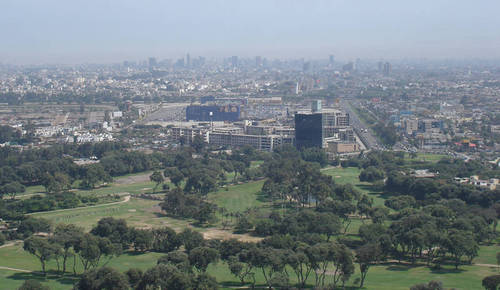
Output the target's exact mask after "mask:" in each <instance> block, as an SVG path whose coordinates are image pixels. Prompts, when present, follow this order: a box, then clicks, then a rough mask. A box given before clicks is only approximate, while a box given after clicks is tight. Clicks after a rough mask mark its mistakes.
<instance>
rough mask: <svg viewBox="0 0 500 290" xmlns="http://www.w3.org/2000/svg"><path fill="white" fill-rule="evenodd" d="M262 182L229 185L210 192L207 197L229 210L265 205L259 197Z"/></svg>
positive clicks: (243, 209)
mask: <svg viewBox="0 0 500 290" xmlns="http://www.w3.org/2000/svg"><path fill="white" fill-rule="evenodd" d="M263 184H264V181H263V180H260V181H252V182H248V183H243V184H237V185H229V186H227V187H226V188H220V189H219V190H218V191H217V192H215V193H210V194H209V196H208V199H209V201H211V202H213V203H215V204H216V205H217V206H219V207H223V208H225V209H226V210H228V211H230V212H243V211H245V210H247V209H248V208H252V207H260V206H263V205H265V202H263V201H262V200H261V199H260V198H259V195H260V191H261V189H262V185H263Z"/></svg>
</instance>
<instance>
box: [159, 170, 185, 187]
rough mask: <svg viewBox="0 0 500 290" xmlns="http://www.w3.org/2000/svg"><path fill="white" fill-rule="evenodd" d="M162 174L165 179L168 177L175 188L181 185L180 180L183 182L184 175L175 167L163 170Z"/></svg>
mask: <svg viewBox="0 0 500 290" xmlns="http://www.w3.org/2000/svg"><path fill="white" fill-rule="evenodd" d="M163 174H164V175H165V177H168V178H169V179H170V181H171V182H172V183H173V184H174V185H175V186H176V187H179V186H180V184H181V182H182V180H184V175H183V174H182V172H181V171H180V170H179V169H177V168H176V167H171V168H167V169H165V171H164V172H163Z"/></svg>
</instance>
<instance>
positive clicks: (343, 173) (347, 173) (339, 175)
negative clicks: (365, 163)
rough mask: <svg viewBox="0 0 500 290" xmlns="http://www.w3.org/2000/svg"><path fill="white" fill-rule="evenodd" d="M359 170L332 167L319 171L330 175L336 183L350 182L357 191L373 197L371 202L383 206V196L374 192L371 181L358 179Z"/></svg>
mask: <svg viewBox="0 0 500 290" xmlns="http://www.w3.org/2000/svg"><path fill="white" fill-rule="evenodd" d="M360 172H361V170H360V169H359V168H357V167H347V168H343V167H334V168H327V169H325V170H322V171H321V173H323V174H326V175H330V176H332V177H333V179H334V180H335V182H336V183H338V184H352V185H353V186H354V187H355V188H356V189H358V190H359V191H361V192H363V193H366V194H369V196H370V197H372V198H373V204H374V205H375V206H383V205H384V200H385V198H384V197H383V196H382V194H381V193H380V192H376V191H374V190H373V189H372V185H371V183H369V182H361V181H359V173H360Z"/></svg>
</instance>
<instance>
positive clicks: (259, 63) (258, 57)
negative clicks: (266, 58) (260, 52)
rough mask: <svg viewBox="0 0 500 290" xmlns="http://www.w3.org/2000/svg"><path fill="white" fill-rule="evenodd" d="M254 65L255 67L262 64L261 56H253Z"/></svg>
mask: <svg viewBox="0 0 500 290" xmlns="http://www.w3.org/2000/svg"><path fill="white" fill-rule="evenodd" d="M255 66H256V67H259V66H262V57H261V56H256V57H255Z"/></svg>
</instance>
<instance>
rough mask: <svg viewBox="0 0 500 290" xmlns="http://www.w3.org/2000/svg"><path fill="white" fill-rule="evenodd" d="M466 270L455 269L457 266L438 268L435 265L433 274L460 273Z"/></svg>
mask: <svg viewBox="0 0 500 290" xmlns="http://www.w3.org/2000/svg"><path fill="white" fill-rule="evenodd" d="M465 271H466V270H464V269H460V268H458V269H455V268H436V267H433V268H432V269H431V272H432V273H433V274H460V273H463V272H465Z"/></svg>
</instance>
